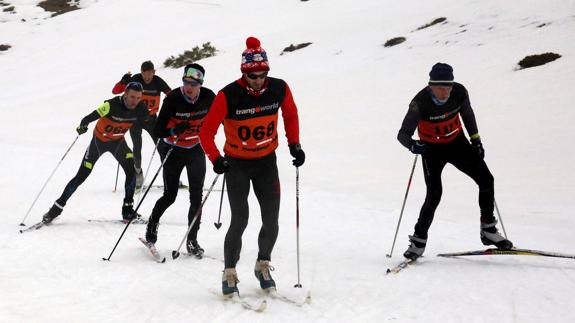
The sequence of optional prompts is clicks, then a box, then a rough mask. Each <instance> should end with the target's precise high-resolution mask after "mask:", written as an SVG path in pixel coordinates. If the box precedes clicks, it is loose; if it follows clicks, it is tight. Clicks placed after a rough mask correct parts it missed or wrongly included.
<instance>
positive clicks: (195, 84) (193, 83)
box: [182, 79, 202, 87]
mask: <svg viewBox="0 0 575 323" xmlns="http://www.w3.org/2000/svg"><path fill="white" fill-rule="evenodd" d="M182 81H184V85H189V86H192V87H196V86H200V85H202V83H200V82H198V81H196V80H194V79H189V80H187V79H183V80H182Z"/></svg>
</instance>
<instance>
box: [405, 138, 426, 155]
mask: <svg viewBox="0 0 575 323" xmlns="http://www.w3.org/2000/svg"><path fill="white" fill-rule="evenodd" d="M409 151H411V152H412V153H414V154H416V155H421V154H425V153H426V152H427V144H426V143H425V142H423V141H421V140H413V141H412V142H411V146H409Z"/></svg>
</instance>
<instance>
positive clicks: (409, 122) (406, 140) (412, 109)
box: [397, 101, 421, 149]
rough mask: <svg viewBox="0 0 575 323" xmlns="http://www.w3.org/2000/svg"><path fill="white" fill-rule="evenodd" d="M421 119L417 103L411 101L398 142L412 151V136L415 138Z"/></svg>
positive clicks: (398, 134) (398, 135)
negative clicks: (414, 134)
mask: <svg viewBox="0 0 575 323" xmlns="http://www.w3.org/2000/svg"><path fill="white" fill-rule="evenodd" d="M420 118H421V114H420V112H419V106H418V105H417V102H415V101H411V103H410V104H409V109H408V110H407V114H406V115H405V118H403V122H402V123H401V129H399V132H398V133H397V140H399V142H400V143H401V144H402V145H403V146H405V148H407V149H410V147H411V145H412V143H413V139H411V136H413V133H414V132H415V128H417V123H418V122H419V119H420Z"/></svg>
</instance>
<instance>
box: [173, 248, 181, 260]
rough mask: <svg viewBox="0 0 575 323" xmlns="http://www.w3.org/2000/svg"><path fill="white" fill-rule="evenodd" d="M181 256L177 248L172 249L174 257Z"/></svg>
mask: <svg viewBox="0 0 575 323" xmlns="http://www.w3.org/2000/svg"><path fill="white" fill-rule="evenodd" d="M179 256H180V253H179V252H178V251H176V250H172V259H176V258H178V257H179Z"/></svg>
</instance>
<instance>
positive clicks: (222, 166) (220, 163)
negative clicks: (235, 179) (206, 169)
mask: <svg viewBox="0 0 575 323" xmlns="http://www.w3.org/2000/svg"><path fill="white" fill-rule="evenodd" d="M229 168H230V164H228V161H227V160H226V159H225V158H224V157H222V156H220V157H218V158H216V160H214V172H216V174H223V173H225V172H227V171H228V169H229Z"/></svg>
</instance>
